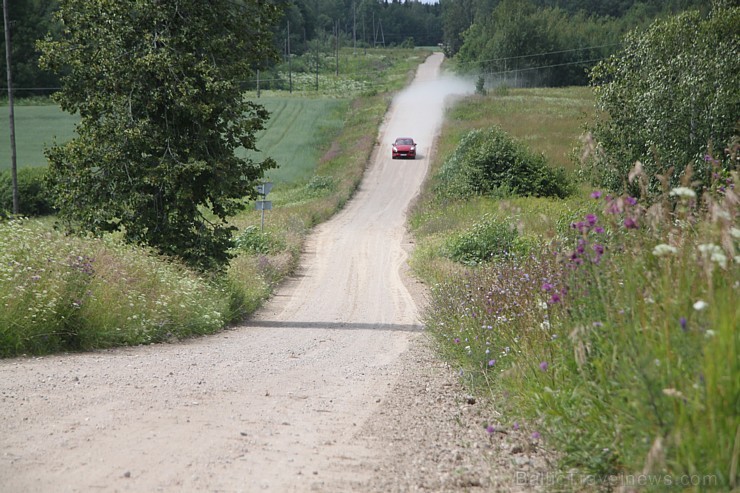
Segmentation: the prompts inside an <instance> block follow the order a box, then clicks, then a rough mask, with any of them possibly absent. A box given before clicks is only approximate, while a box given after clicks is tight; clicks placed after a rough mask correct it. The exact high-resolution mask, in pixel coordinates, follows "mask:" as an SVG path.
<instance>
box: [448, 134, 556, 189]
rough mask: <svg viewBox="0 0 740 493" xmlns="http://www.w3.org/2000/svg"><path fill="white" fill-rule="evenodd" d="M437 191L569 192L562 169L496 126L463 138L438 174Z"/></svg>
mask: <svg viewBox="0 0 740 493" xmlns="http://www.w3.org/2000/svg"><path fill="white" fill-rule="evenodd" d="M435 193H436V194H437V195H438V196H440V197H445V198H450V197H454V198H465V197H469V196H472V195H487V196H492V197H506V196H510V195H518V196H536V197H559V198H564V197H566V196H568V195H569V194H570V185H569V183H568V179H567V177H566V175H565V171H563V170H562V169H557V170H555V169H552V168H550V167H548V165H547V161H546V160H545V157H544V156H542V155H541V154H536V153H534V152H532V151H531V150H530V149H529V148H528V147H527V146H525V145H524V144H522V143H520V142H518V141H516V140H515V139H513V138H512V137H510V136H509V135H508V134H507V133H506V132H504V131H503V130H502V129H501V128H499V127H497V126H493V127H490V128H488V129H483V130H473V131H471V132H469V133H467V134H466V135H465V136H464V137H463V138H462V139H461V140H460V144H459V145H458V146H457V149H456V150H455V151H454V152H453V154H452V156H450V158H449V159H448V160H447V161H445V163H444V164H443V165H442V168H441V169H440V172H439V174H438V176H437V183H436V186H435Z"/></svg>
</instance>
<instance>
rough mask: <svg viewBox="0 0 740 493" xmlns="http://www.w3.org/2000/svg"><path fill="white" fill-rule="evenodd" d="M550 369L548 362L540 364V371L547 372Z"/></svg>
mask: <svg viewBox="0 0 740 493" xmlns="http://www.w3.org/2000/svg"><path fill="white" fill-rule="evenodd" d="M548 368H549V365H548V364H547V361H543V362H542V363H540V370H542V371H547V369H548Z"/></svg>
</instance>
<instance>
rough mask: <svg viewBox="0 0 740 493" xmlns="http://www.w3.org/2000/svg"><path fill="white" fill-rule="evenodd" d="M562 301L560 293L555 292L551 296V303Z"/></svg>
mask: <svg viewBox="0 0 740 493" xmlns="http://www.w3.org/2000/svg"><path fill="white" fill-rule="evenodd" d="M559 302H560V295H558V293H553V294H552V296H551V297H550V303H553V304H554V303H559Z"/></svg>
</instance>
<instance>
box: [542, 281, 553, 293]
mask: <svg viewBox="0 0 740 493" xmlns="http://www.w3.org/2000/svg"><path fill="white" fill-rule="evenodd" d="M551 290H552V284H550V283H547V282H546V283H545V284H543V285H542V291H551Z"/></svg>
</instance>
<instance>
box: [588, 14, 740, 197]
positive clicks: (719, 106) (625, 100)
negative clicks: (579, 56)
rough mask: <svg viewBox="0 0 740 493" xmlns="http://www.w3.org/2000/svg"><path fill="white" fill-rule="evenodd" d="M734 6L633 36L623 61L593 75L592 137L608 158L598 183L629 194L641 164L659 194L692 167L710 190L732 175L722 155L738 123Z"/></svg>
mask: <svg viewBox="0 0 740 493" xmlns="http://www.w3.org/2000/svg"><path fill="white" fill-rule="evenodd" d="M731 3H733V2H727V1H724V2H719V1H715V2H714V9H713V10H712V12H711V13H710V15H709V16H708V17H704V16H702V15H701V14H700V13H699V12H698V11H695V12H686V13H684V14H681V15H678V16H675V17H672V18H669V19H665V20H660V21H657V22H655V23H654V24H653V25H652V26H651V27H650V29H648V30H647V31H646V32H644V33H638V32H634V33H632V34H630V35H629V36H628V37H627V38H626V39H625V43H624V51H623V52H622V53H620V54H618V55H615V56H614V57H612V58H610V59H608V60H606V61H604V62H602V63H601V64H599V65H598V66H597V67H596V68H595V69H594V71H593V73H592V79H593V82H594V84H595V87H596V95H597V105H598V107H599V108H600V109H601V110H602V118H600V120H599V121H598V122H597V123H596V125H595V126H594V129H593V133H594V136H595V137H596V140H597V141H598V143H599V144H600V146H601V148H602V149H603V151H604V153H603V154H597V155H596V157H595V159H594V160H593V161H592V163H591V167H590V169H591V172H592V173H593V175H594V177H595V179H596V181H597V182H598V183H600V184H602V185H604V186H606V187H609V188H611V189H614V190H618V191H619V190H623V189H624V186H625V178H626V177H627V175H628V173H629V170H630V169H631V168H632V166H633V165H634V164H635V162H636V161H640V162H641V163H642V165H643V168H644V170H645V172H646V174H647V175H648V176H650V177H653V178H652V180H653V181H652V183H651V188H652V190H653V191H656V192H657V191H659V190H660V182H659V180H658V179H657V176H658V175H661V176H662V177H664V178H666V179H668V180H669V182H670V184H671V185H673V186H675V185H677V184H678V183H679V182H680V181H681V180H682V177H683V176H684V174H685V170H686V169H687V168H688V166H689V165H691V167H692V179H694V180H699V181H700V182H701V183H702V184H703V185H704V186H709V185H710V183H711V181H712V179H713V178H716V176H717V175H718V174H719V175H721V174H722V172H723V171H724V172H728V171H730V170H732V169H734V167H735V166H736V163H735V162H733V159H732V158H731V157H730V156H729V155H724V153H723V150H724V149H725V148H726V147H727V146H728V145H730V144H731V142H732V139H733V137H734V136H736V135H737V131H738V126H737V125H738V123H739V122H740V92H738V88H740V57H739V56H738V54H739V52H740V7H737V6H731V5H730V4H731ZM708 146H709V147H708ZM709 154H711V155H712V156H709ZM628 186H630V187H632V190H630V191H631V192H633V193H638V192H639V190H637V189H636V186H637V185H636V184H633V185H628Z"/></svg>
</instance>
